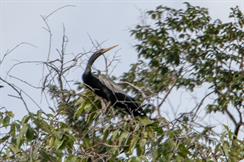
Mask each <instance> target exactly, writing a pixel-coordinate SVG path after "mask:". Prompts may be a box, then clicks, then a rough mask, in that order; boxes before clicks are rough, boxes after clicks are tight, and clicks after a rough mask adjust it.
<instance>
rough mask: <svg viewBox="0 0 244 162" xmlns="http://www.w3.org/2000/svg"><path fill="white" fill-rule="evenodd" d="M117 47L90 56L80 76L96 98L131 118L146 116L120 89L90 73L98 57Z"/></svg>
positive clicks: (100, 75) (101, 77)
mask: <svg viewBox="0 0 244 162" xmlns="http://www.w3.org/2000/svg"><path fill="white" fill-rule="evenodd" d="M117 46H118V45H114V46H112V47H109V48H102V49H100V50H97V51H96V52H94V53H93V54H92V56H91V57H90V58H89V60H88V62H87V65H86V68H85V70H84V73H83V75H82V80H83V83H84V84H85V86H86V87H88V88H89V89H90V90H92V91H93V92H94V93H95V94H96V95H97V96H99V97H101V98H103V99H105V100H106V101H108V102H109V103H110V104H111V105H112V106H113V107H115V108H120V109H122V110H123V111H125V112H127V113H128V114H129V115H131V116H133V117H137V116H146V113H145V112H144V110H143V109H142V107H141V106H140V105H139V104H138V102H136V100H135V99H134V98H133V97H131V96H129V95H127V94H126V93H125V92H124V91H123V90H122V88H120V87H119V86H118V85H117V84H116V83H114V82H113V81H112V80H111V79H109V78H107V77H104V75H102V74H96V75H95V74H94V73H92V65H93V64H94V62H95V61H96V60H97V59H98V57H100V56H102V55H103V54H104V53H106V52H108V51H110V50H111V49H113V48H115V47H117Z"/></svg>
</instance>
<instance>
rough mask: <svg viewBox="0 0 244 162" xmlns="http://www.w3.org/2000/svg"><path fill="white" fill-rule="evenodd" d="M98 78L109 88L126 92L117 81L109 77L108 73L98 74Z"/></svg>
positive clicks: (117, 91)
mask: <svg viewBox="0 0 244 162" xmlns="http://www.w3.org/2000/svg"><path fill="white" fill-rule="evenodd" d="M98 79H99V80H100V81H101V82H102V83H103V84H104V85H105V86H106V87H108V88H109V89H111V90H112V91H113V92H116V93H124V92H123V90H122V88H121V87H120V86H119V85H118V84H116V83H115V82H113V81H112V80H111V79H110V78H108V77H107V76H106V75H103V74H100V75H99V76H98Z"/></svg>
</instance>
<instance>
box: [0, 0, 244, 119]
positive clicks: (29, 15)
mask: <svg viewBox="0 0 244 162" xmlns="http://www.w3.org/2000/svg"><path fill="white" fill-rule="evenodd" d="M183 2H184V1H180V0H178V1H171V0H168V1H165V0H161V1H160V0H156V1H149V0H148V1H146V0H134V1H133V0H132V1H129V0H124V1H122V0H117V1H116V0H114V1H112V0H101V1H98V0H97V1H95V0H91V1H88V0H84V1H82V0H80V1H72V0H70V1H64V0H62V1H61V0H60V1H58V0H55V1H54V0H53V1H47V0H46V1H41V0H39V1H37V0H32V1H31V0H18V1H17V0H0V58H1V57H2V55H3V53H5V52H6V51H7V50H8V49H11V48H13V47H14V46H15V45H17V44H18V43H20V42H29V43H32V44H33V45H35V46H36V47H35V48H34V47H30V46H22V47H20V48H18V49H16V50H15V51H14V52H13V53H12V54H11V55H10V56H9V57H8V58H7V59H6V60H5V62H4V64H3V65H0V76H1V77H6V72H7V70H8V69H9V68H10V67H11V66H12V65H13V64H15V63H17V60H18V61H24V60H38V59H43V58H45V57H46V56H47V50H48V49H47V47H48V34H47V32H46V31H45V30H44V29H43V28H42V27H43V26H45V24H44V22H43V20H42V18H41V16H40V15H44V16H46V15H48V14H50V13H51V12H52V11H54V10H55V9H57V8H60V7H62V6H66V5H72V6H73V7H66V8H63V9H62V10H59V11H58V12H56V13H55V14H54V15H52V16H51V17H50V19H49V23H50V27H51V29H52V31H53V32H54V33H53V34H54V38H53V47H55V48H58V47H60V40H61V36H62V29H63V25H64V26H65V29H66V35H67V36H68V37H69V45H68V51H71V52H74V53H77V52H81V51H83V49H85V50H89V49H90V48H91V47H92V44H91V42H90V40H89V37H88V35H90V36H91V37H92V38H93V39H95V40H97V41H99V42H103V41H105V43H104V47H109V46H111V45H114V44H119V48H118V49H117V54H118V55H119V58H120V63H119V64H118V66H117V68H116V70H115V71H114V74H115V75H119V74H120V73H122V72H125V71H127V70H128V69H129V65H130V64H131V63H133V62H136V52H135V50H134V49H133V45H134V44H135V42H134V40H133V38H132V37H130V32H129V30H130V29H132V28H133V27H134V26H135V25H136V24H138V23H140V22H141V21H142V20H143V18H145V17H144V16H145V15H144V14H143V12H144V11H146V10H149V9H154V8H155V7H156V6H158V5H160V4H163V5H165V6H169V7H174V8H182V7H184V5H183ZM188 2H190V3H191V4H192V5H198V6H201V7H207V8H208V9H209V12H210V15H211V16H212V17H213V18H220V19H221V20H223V21H226V20H228V19H227V18H228V14H229V12H230V9H229V8H230V7H234V6H236V5H238V6H239V7H240V8H241V9H244V1H243V0H232V1H224V0H215V1H213V0H205V1H200V0H199V1H197V0H195V1H188ZM115 51H116V50H115ZM80 70H81V71H80V73H78V74H77V75H75V76H73V79H75V80H80V79H81V78H80V74H81V72H82V69H80ZM40 73H41V70H40V67H38V66H37V67H35V66H33V65H31V66H30V65H21V66H19V67H18V68H16V69H14V70H13V71H12V72H11V74H12V75H16V76H18V77H20V78H23V79H25V80H28V81H29V82H30V83H33V84H37V83H39V80H40ZM8 80H9V81H11V82H14V83H17V84H18V85H20V86H23V87H24V88H27V87H26V86H25V85H23V84H22V83H19V82H17V81H16V80H13V79H10V78H8ZM28 91H30V92H31V94H32V96H33V98H39V96H40V93H39V92H36V91H35V90H33V89H28ZM9 93H10V94H13V92H12V91H11V92H10V89H8V88H2V89H0V107H2V106H6V107H7V108H8V109H9V110H12V111H14V113H16V116H17V117H20V116H23V115H24V114H26V111H25V110H24V108H23V107H22V106H20V105H21V102H19V101H17V100H16V99H14V98H11V97H9V96H8V94H9ZM199 96H201V95H199ZM175 99H176V100H177V99H178V98H175ZM171 100H174V98H173V97H172V98H171ZM39 101H40V100H37V102H39ZM31 110H32V111H36V110H38V108H37V107H35V106H33V107H32V109H31ZM220 120H221V119H220Z"/></svg>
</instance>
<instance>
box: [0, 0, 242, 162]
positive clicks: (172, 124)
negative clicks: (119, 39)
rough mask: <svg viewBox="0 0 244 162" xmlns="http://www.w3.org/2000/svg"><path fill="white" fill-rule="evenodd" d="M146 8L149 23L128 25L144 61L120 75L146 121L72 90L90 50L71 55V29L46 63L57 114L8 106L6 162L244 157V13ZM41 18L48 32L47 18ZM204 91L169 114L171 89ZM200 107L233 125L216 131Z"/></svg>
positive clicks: (1, 140)
mask: <svg viewBox="0 0 244 162" xmlns="http://www.w3.org/2000/svg"><path fill="white" fill-rule="evenodd" d="M147 14H148V16H149V18H150V24H142V25H137V26H136V27H135V28H134V29H133V30H131V35H132V36H133V37H134V38H135V39H136V40H137V44H136V45H135V48H136V50H137V52H138V61H137V62H136V63H135V64H132V65H131V69H130V70H129V71H128V72H126V73H124V74H123V76H122V77H121V78H122V79H121V81H123V85H122V86H123V88H124V89H126V90H127V92H128V93H130V94H132V95H134V96H136V98H137V99H138V101H140V102H141V104H145V105H146V106H144V107H145V109H146V110H147V111H148V118H146V117H136V118H133V117H131V116H129V115H128V114H125V113H123V112H120V111H118V110H117V109H116V108H112V107H111V106H110V105H109V103H106V102H104V101H103V100H101V99H100V98H99V97H97V96H95V95H94V93H93V92H92V91H90V90H88V89H87V88H85V86H84V85H83V84H82V83H81V82H77V83H76V85H77V87H78V88H76V89H74V88H72V87H73V86H71V87H69V84H68V80H70V79H67V74H68V73H69V72H70V71H71V69H73V68H74V67H77V66H78V65H79V60H81V59H83V56H84V55H85V54H77V55H75V56H74V57H73V58H72V59H70V57H68V58H67V57H66V56H67V55H66V54H67V53H66V51H65V49H66V46H67V43H68V42H67V36H66V35H65V33H64V35H63V40H62V48H61V49H60V50H58V53H59V55H58V56H59V57H58V58H54V59H53V60H51V59H50V58H48V60H47V61H45V62H41V61H40V63H42V64H43V66H44V68H45V69H46V70H47V72H48V73H47V75H45V76H44V79H43V84H42V92H43V93H48V94H49V95H50V96H51V98H50V100H51V101H52V102H54V103H55V104H54V105H49V107H50V110H52V111H50V112H44V111H42V110H40V111H38V112H31V111H29V113H28V114H27V115H26V116H24V117H23V118H22V119H21V120H15V119H14V112H11V111H9V110H8V109H7V108H2V109H1V112H0V127H1V132H6V133H3V134H1V136H0V159H1V161H43V162H44V161H72V162H75V161H77V162H78V161H84V162H85V161H130V162H137V161H138V162H139V161H165V162H167V161H179V162H180V161H189V162H190V161H199V162H200V161H207V162H214V161H233V162H236V161H239V160H241V159H244V141H243V137H241V136H240V135H239V134H240V132H241V128H243V127H244V126H243V125H244V121H243V111H244V109H243V98H244V94H243V83H244V71H243V68H244V67H243V63H244V46H243V41H244V30H243V27H244V14H243V13H242V12H241V11H240V9H239V8H238V7H235V8H232V9H231V12H230V16H229V17H230V21H229V22H222V21H221V20H213V19H211V17H210V16H209V15H208V11H207V9H205V8H201V7H198V6H192V5H190V4H188V3H186V7H185V8H184V9H173V8H168V7H165V6H158V7H157V8H156V9H155V10H153V11H148V12H147ZM43 20H44V21H45V22H47V23H46V24H47V26H46V29H47V31H48V32H49V34H50V35H51V30H50V28H49V26H48V17H43ZM4 57H7V55H5V56H4ZM2 63H3V59H2V61H1V64H2ZM80 75H81V74H80ZM115 79H116V78H115ZM0 81H1V85H3V86H4V87H1V88H5V86H9V87H11V88H12V90H13V91H14V92H15V93H16V95H17V96H18V98H19V99H20V100H21V101H23V105H24V106H25V108H26V109H27V110H31V107H30V105H28V102H26V101H25V96H26V95H25V94H24V93H23V91H22V90H21V89H19V88H18V87H17V86H16V85H14V84H13V83H11V82H9V81H8V80H5V79H4V78H2V77H1V76H0ZM198 88H205V89H207V90H208V93H207V94H206V95H205V96H204V97H202V99H201V100H200V101H198V103H197V104H196V105H192V107H191V110H190V111H188V112H185V113H181V114H179V115H178V116H176V117H175V118H174V119H173V120H172V119H169V118H167V117H166V116H164V114H163V113H162V108H165V105H164V103H165V101H166V99H167V98H168V97H169V96H170V95H174V93H177V92H178V91H180V90H184V91H190V92H194V91H196V90H197V89H198ZM0 90H1V89H0ZM174 99H176V98H174ZM184 99H185V98H184V97H183V100H184ZM55 105H56V106H55ZM182 106H183V105H182ZM181 108H182V109H183V107H181ZM167 109H170V108H169V107H167ZM200 110H202V111H201V112H203V111H205V112H206V113H207V114H214V113H217V112H220V113H221V115H223V118H224V117H225V118H228V119H230V120H231V121H232V123H233V125H234V127H233V126H231V125H227V124H224V125H223V128H224V129H223V131H222V132H216V131H215V130H214V127H212V126H211V125H203V124H202V123H201V121H199V116H201V113H199V112H200ZM238 135H239V136H238Z"/></svg>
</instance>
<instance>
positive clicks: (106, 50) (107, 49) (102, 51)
mask: <svg viewBox="0 0 244 162" xmlns="http://www.w3.org/2000/svg"><path fill="white" fill-rule="evenodd" d="M117 46H118V45H114V46H112V47H109V48H102V49H100V50H98V51H97V52H96V53H97V54H98V53H99V54H100V55H102V54H104V53H106V52H108V51H110V50H111V49H113V48H115V47H117Z"/></svg>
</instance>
